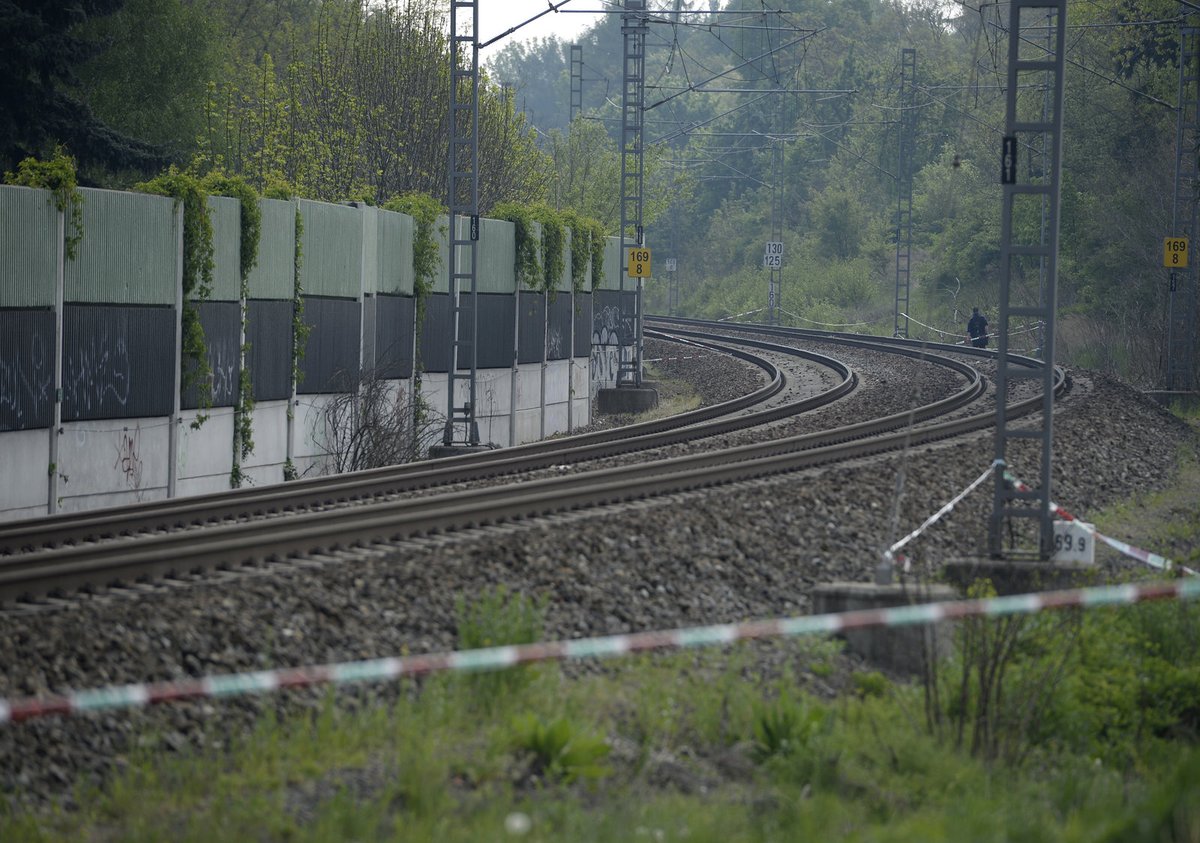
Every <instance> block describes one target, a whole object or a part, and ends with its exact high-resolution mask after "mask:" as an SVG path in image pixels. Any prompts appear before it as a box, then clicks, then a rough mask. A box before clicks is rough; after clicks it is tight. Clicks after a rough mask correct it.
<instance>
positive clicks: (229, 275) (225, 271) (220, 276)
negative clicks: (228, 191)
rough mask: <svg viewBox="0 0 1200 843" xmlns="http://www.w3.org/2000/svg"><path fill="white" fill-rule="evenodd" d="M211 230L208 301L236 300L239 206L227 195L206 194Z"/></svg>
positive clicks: (239, 292)
mask: <svg viewBox="0 0 1200 843" xmlns="http://www.w3.org/2000/svg"><path fill="white" fill-rule="evenodd" d="M208 219H209V222H211V223H212V230H213V283H212V291H211V292H210V293H209V296H208V300H209V301H238V300H239V299H240V298H241V297H242V279H241V271H242V270H241V254H242V230H241V225H242V206H241V203H240V202H239V201H238V200H237V199H234V198H233V197H230V196H210V197H208Z"/></svg>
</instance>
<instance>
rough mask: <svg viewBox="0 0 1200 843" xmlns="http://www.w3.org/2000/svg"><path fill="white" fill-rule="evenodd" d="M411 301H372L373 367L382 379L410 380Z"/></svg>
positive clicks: (400, 298) (389, 297)
mask: <svg viewBox="0 0 1200 843" xmlns="http://www.w3.org/2000/svg"><path fill="white" fill-rule="evenodd" d="M413 306H414V304H413V297H412V296H392V295H387V294H385V293H380V294H379V295H378V296H376V298H375V366H376V367H377V368H378V369H379V374H380V375H381V376H382V377H385V378H408V377H412V363H413Z"/></svg>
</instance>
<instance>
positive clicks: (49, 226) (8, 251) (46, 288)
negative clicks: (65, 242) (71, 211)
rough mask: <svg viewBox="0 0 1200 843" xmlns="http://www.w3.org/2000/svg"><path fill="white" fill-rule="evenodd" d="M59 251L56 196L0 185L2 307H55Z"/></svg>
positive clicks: (44, 192) (0, 303)
mask: <svg viewBox="0 0 1200 843" xmlns="http://www.w3.org/2000/svg"><path fill="white" fill-rule="evenodd" d="M58 250H59V243H58V209H57V208H55V207H54V195H53V194H52V193H50V191H48V190H34V189H33V188H30V187H8V186H3V187H0V307H53V306H54V287H55V277H56V275H57V273H58Z"/></svg>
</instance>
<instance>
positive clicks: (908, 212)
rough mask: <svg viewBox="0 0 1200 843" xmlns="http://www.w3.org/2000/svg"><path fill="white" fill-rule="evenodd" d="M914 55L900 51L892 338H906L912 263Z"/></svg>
mask: <svg viewBox="0 0 1200 843" xmlns="http://www.w3.org/2000/svg"><path fill="white" fill-rule="evenodd" d="M916 77H917V51H916V50H915V49H913V48H912V47H905V48H903V49H902V50H900V119H899V121H897V136H898V137H897V141H898V146H899V159H898V161H897V165H896V313H895V323H894V329H893V332H892V336H896V337H907V336H908V309H909V305H908V295H909V291H910V280H911V279H910V275H909V269H910V267H911V260H912V201H913V200H912V169H913V155H912V150H913V146H914V142H915V140H916V134H917V133H916V122H917V113H916V111H915V110H914V108H915V104H916V96H915V94H916V87H917V86H916Z"/></svg>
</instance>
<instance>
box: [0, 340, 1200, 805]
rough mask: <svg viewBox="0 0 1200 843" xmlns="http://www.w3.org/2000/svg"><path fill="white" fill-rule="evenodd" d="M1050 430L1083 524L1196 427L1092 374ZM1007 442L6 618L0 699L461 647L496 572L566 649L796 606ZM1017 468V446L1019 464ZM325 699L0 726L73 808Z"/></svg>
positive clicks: (949, 553)
mask: <svg viewBox="0 0 1200 843" xmlns="http://www.w3.org/2000/svg"><path fill="white" fill-rule="evenodd" d="M830 353H831V354H833V355H835V356H836V355H838V353H839V352H838V351H837V350H834V349H831V351H830ZM648 356H650V355H648ZM655 356H666V355H663V354H662V353H661V350H660V353H659V354H657V355H655ZM695 362H696V365H694V366H692V367H690V368H689V366H688V365H687V361H683V360H678V361H674V362H672V363H670V364H669V366H670V368H665V367H666V366H667V365H668V364H666V363H664V364H663V365H664V368H662V369H660V371H661V372H662V374H663V377H667V378H670V377H686V378H687V379H688V380H690V381H692V382H693V383H696V384H697V386H698V390H699V391H700V392H701V394H702V395H703V396H704V400H705V401H706V402H711V401H717V400H724V398H723V397H721V396H724V397H730V396H729V395H728V394H727V393H728V392H729V391H730V390H731V389H735V390H741V391H746V390H749V389H752V388H754V386H755V385H756V384H757V383H758V382H759V378H758V376H757V375H756V374H754V373H752V372H749V371H748V370H747V369H746V368H745V367H744V366H743V365H742V364H736V365H735V366H734V368H732V369H729V368H722V369H721V370H720V371H719V373H717V374H714V372H716V371H717V369H716V367H715V366H714V365H713V363H712V361H711V360H707V359H705V358H700V357H698V358H697V360H696V361H695ZM873 365H874V364H872V365H866V364H864V367H865V368H866V369H868V370H869V371H868V373H867V374H866V375H865V376H864V380H866V381H873V382H875V386H876V387H879V388H880V389H882V390H883V392H879V391H876V392H874V393H871V392H868V391H864V392H863V393H862V394H861V396H859V397H857V398H855V399H851V400H849V401H847V402H844V406H843V407H842V409H841V410H838V411H836V413H837V414H841V413H849V414H854V413H862V412H865V411H866V409H867V407H866V406H864V405H869V406H870V407H871V408H872V409H873V411H874V414H878V413H879V412H880V409H879V406H878V404H879V403H880V402H881V401H884V400H893V399H884V398H882V397H881V396H882V395H885V394H892V393H896V392H897V390H894V389H893V390H891V392H890V393H889V392H888V391H887V390H888V389H889V388H890V387H894V386H895V383H894V381H895V379H896V377H897V375H895V374H892V375H890V376H889V375H888V374H886V372H885V369H886V367H885V366H884V364H883V363H882V362H880V363H879V364H878V368H872V366H873ZM722 366H724V364H722ZM900 377H901V379H902V380H905V378H904V376H900ZM929 377H930V378H931V380H932V379H934V378H936V377H940V376H938V375H935V374H930V376H929ZM888 380H891V381H892V382H891V383H881V381H888ZM954 380H956V381H960V380H961V379H957V378H955V379H954ZM706 384H707V385H706ZM730 384H734V385H735V386H732V387H731V386H730ZM910 386H911V377H910V378H908V380H907V381H906V383H905V389H904V390H901V391H899V392H901V393H902V396H901V397H899V398H895V399H894V400H895V401H896V402H897V403H898V406H907V405H908V403H909V402H910V400H911V399H910V394H909V393H911V391H912V390H911V388H910ZM939 388H957V387H955V386H954V385H953V384H950V383H949V382H947V383H945V384H940V385H939ZM925 397H926V398H928V396H925ZM855 402H858V403H855ZM839 403H843V402H839ZM825 423H826V424H828V423H830V422H825ZM1055 433H1056V442H1055V478H1056V480H1055V482H1056V484H1057V485H1056V487H1055V498H1056V500H1057V501H1058V502H1060V503H1061V504H1063V505H1064V506H1067V507H1068V508H1070V509H1071V510H1073V511H1075V512H1076V513H1077V514H1079V515H1081V516H1087V515H1088V514H1089V513H1093V512H1095V511H1096V510H1097V509H1099V508H1101V507H1104V506H1107V505H1110V504H1113V503H1115V502H1118V501H1122V500H1124V499H1126V498H1128V497H1129V496H1130V495H1132V494H1134V493H1136V492H1138V491H1142V490H1148V489H1150V488H1153V487H1154V486H1155V485H1156V484H1159V483H1162V482H1164V481H1165V480H1167V479H1168V478H1169V475H1170V473H1171V470H1172V468H1173V466H1174V465H1175V462H1176V458H1177V456H1178V454H1179V451H1180V447H1181V445H1183V444H1184V443H1186V442H1195V439H1196V437H1195V434H1194V432H1193V431H1191V430H1190V429H1189V428H1188V427H1187V426H1186V425H1185V424H1183V423H1182V422H1180V421H1178V420H1177V419H1175V418H1174V417H1173V416H1171V415H1170V414H1168V413H1166V412H1165V411H1163V410H1161V409H1160V408H1158V407H1157V406H1155V405H1153V404H1151V403H1149V402H1148V401H1146V400H1144V399H1143V398H1142V397H1141V396H1140V395H1138V394H1137V393H1135V392H1134V391H1132V390H1130V389H1128V388H1127V387H1125V386H1123V385H1121V384H1119V383H1117V382H1116V381H1114V380H1112V379H1110V378H1108V377H1105V376H1102V375H1097V374H1092V373H1087V372H1075V373H1074V385H1073V388H1072V390H1071V392H1070V393H1069V395H1068V396H1067V397H1066V398H1065V399H1063V401H1062V402H1061V403H1060V411H1059V413H1058V414H1057V415H1056V418H1055ZM991 452H992V440H991V436H990V434H986V433H984V434H977V435H974V436H972V437H969V438H967V439H964V440H957V441H955V442H953V443H947V444H941V445H936V446H932V447H923V448H921V449H919V450H917V451H914V452H913V453H910V454H907V455H903V456H902V455H894V456H888V457H881V458H872V459H869V460H862V461H859V462H857V463H855V464H851V465H842V466H837V467H830V468H824V469H820V470H817V471H812V472H806V473H802V474H795V475H789V476H787V477H783V478H776V479H773V480H769V481H763V482H756V483H742V484H737V485H736V486H731V487H725V488H719V489H715V490H709V491H705V492H696V493H688V494H685V495H675V496H671V497H668V498H663V499H657V500H652V501H647V502H640V503H638V504H627V505H621V506H616V507H611V508H609V509H607V510H604V511H601V512H594V513H587V514H572V515H569V516H562V517H555V518H550V519H540V520H538V521H536V522H532V523H529V524H524V525H521V526H519V527H515V526H514V527H509V528H506V529H505V530H502V531H475V532H471V533H468V534H464V535H458V536H447V537H439V538H437V539H428V540H419V541H413V542H409V543H406V544H404V545H402V546H400V547H399V548H397V549H394V550H391V551H388V552H380V553H378V554H376V555H374V556H372V557H364V558H362V559H360V560H359V561H355V562H351V563H348V564H329V565H326V566H323V567H318V568H296V569H294V570H290V571H283V572H280V571H276V572H274V573H272V574H270V575H259V576H249V577H230V578H228V579H225V580H214V581H206V582H203V583H198V584H192V585H187V586H185V587H179V588H173V589H167V590H165V591H162V592H160V593H152V594H146V595H142V596H119V597H112V598H110V599H103V600H92V601H86V602H82V603H78V604H76V605H74V606H73V607H72V608H67V609H59V610H54V611H48V612H44V613H39V614H34V615H26V616H4V617H0V653H2V654H3V658H2V659H0V663H2V664H3V667H2V668H0V698H4V697H9V696H21V695H27V694H37V693H46V692H53V691H62V690H65V689H67V688H85V687H94V686H97V685H104V684H110V683H125V682H142V681H161V680H169V679H175V678H182V677H190V676H198V675H206V674H210V673H228V672H234V671H241V670H251V669H264V668H274V667H282V666H291V665H303V664H314V663H325V662H337V661H343V660H353V659H362V658H369V657H374V656H383V655H394V654H398V653H402V652H408V653H421V652H429V651H440V650H445V649H450V648H452V647H453V646H454V643H455V639H454V635H455V601H456V599H457V598H458V597H459V596H460V595H467V596H470V595H477V594H479V593H480V592H481V591H482V590H484V589H486V588H489V587H492V586H495V585H499V584H504V585H506V586H507V587H508V588H509V589H512V590H519V591H522V592H525V593H529V594H536V595H543V596H546V597H548V598H549V605H548V608H547V629H546V635H547V638H550V639H557V638H565V637H577V636H585V635H602V634H608V633H619V632H628V631H633V630H646V629H656V628H669V627H677V626H688V625H699V624H710V623H718V622H728V621H740V620H744V619H748V618H756V617H767V616H775V615H781V614H796V613H802V612H805V611H807V610H808V608H809V595H810V593H811V588H812V586H813V585H814V584H816V583H821V582H828V581H833V580H844V579H851V580H867V579H869V578H870V575H871V572H872V570H873V568H874V566H875V564H876V561H877V559H878V557H879V553H880V551H881V549H882V548H883V547H884V546H886V545H887V544H888V543H889V541H890V539H891V538H892V537H893V530H892V527H891V524H892V522H893V512H894V510H895V508H896V504H895V501H894V490H895V489H896V487H897V474H898V472H900V471H903V472H904V474H905V478H904V489H905V494H904V496H903V499H902V500H901V501H900V503H899V507H898V518H897V521H896V523H897V524H898V531H899V532H900V533H904V532H907V531H908V530H910V529H912V528H913V527H914V526H916V525H917V524H919V523H920V522H921V521H922V520H923V519H924V518H925V517H926V516H927V515H929V514H930V513H932V512H933V511H935V510H936V509H937V508H938V507H939V506H941V505H942V504H943V503H944V502H945V501H947V500H949V499H950V498H951V497H952V496H953V495H954V494H956V493H957V492H958V491H960V490H961V489H963V488H964V487H965V486H966V485H967V484H968V483H970V482H971V481H972V480H973V479H975V478H976V477H977V476H978V475H979V474H980V473H981V472H983V471H984V470H985V469H986V468H987V466H988V464H989V463H990V462H991V459H992V453H991ZM1022 458H1023V454H1021V453H1016V454H1011V455H1010V462H1011V463H1012V464H1013V467H1014V469H1015V470H1016V471H1017V473H1018V474H1020V473H1021V471H1022V464H1023V463H1022ZM990 506H991V500H990V494H988V493H987V490H986V488H985V489H983V490H980V491H978V492H976V493H975V494H974V495H973V496H971V497H970V498H968V499H967V500H966V501H965V502H964V503H963V505H962V506H961V507H960V508H959V509H957V510H956V511H955V512H954V513H952V514H951V515H950V516H949V517H948V518H946V519H945V520H944V521H943V522H942V523H940V524H939V525H937V526H936V527H935V528H934V529H933V530H931V532H930V533H929V534H928V535H927V536H926V537H923V538H921V539H919V540H918V541H917V542H915V543H914V544H913V545H912V546H910V551H911V555H912V556H913V557H914V559H915V560H917V562H918V563H920V564H924V563H931V564H936V563H938V562H940V561H942V560H945V559H949V558H954V557H962V556H968V555H971V554H973V553H978V552H979V551H980V550H981V549H982V548H983V545H984V544H985V542H986V520H987V514H988V512H989V511H990ZM393 692H394V689H391V688H382V689H378V690H377V691H359V692H355V694H351V695H350V696H357V697H359V698H362V697H369V696H371V694H375V693H377V694H378V695H379V696H380V697H382V698H387V697H388V695H389V694H391V693H393ZM322 695H323V692H322V691H319V690H317V691H306V692H291V693H285V694H279V695H274V696H268V697H264V698H246V699H239V700H231V701H227V702H210V701H205V702H195V703H188V704H183V705H172V706H165V707H160V708H155V709H150V710H145V711H135V712H129V711H120V712H115V713H111V714H105V715H96V716H87V717H78V718H72V719H43V720H35V721H30V722H27V723H21V724H10V725H8V726H4V727H0V758H2V759H4V760H3V763H2V764H0V793H3V794H9V795H14V794H15V795H16V797H17V798H18V799H22V800H30V801H34V802H41V801H44V800H46V799H59V798H62V799H68V800H69V791H70V786H71V782H72V781H73V779H74V777H75V776H76V775H77V774H79V773H83V774H85V775H88V774H90V775H91V776H93V777H95V778H104V777H106V776H107V775H108V774H110V773H111V772H112V771H113V770H115V769H119V768H120V767H121V766H122V765H123V764H124V763H126V762H125V759H126V758H127V757H128V755H129V753H130V752H131V751H132V750H133V749H134V747H135V746H136V745H141V744H149V745H150V746H154V747H161V748H163V749H165V750H174V749H179V748H182V747H184V746H186V745H193V746H222V745H227V744H228V743H229V742H230V741H231V740H232V739H233V738H235V737H236V736H237V735H238V734H239V732H240V730H241V729H242V728H243V727H244V726H245V725H246V724H248V723H250V722H251V721H252V719H253V718H254V717H255V715H256V714H257V712H259V711H260V710H262V709H263V708H264V707H277V708H279V709H281V710H294V709H295V708H297V707H302V706H311V705H315V704H316V703H317V701H319V700H320V699H321V697H322Z"/></svg>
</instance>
